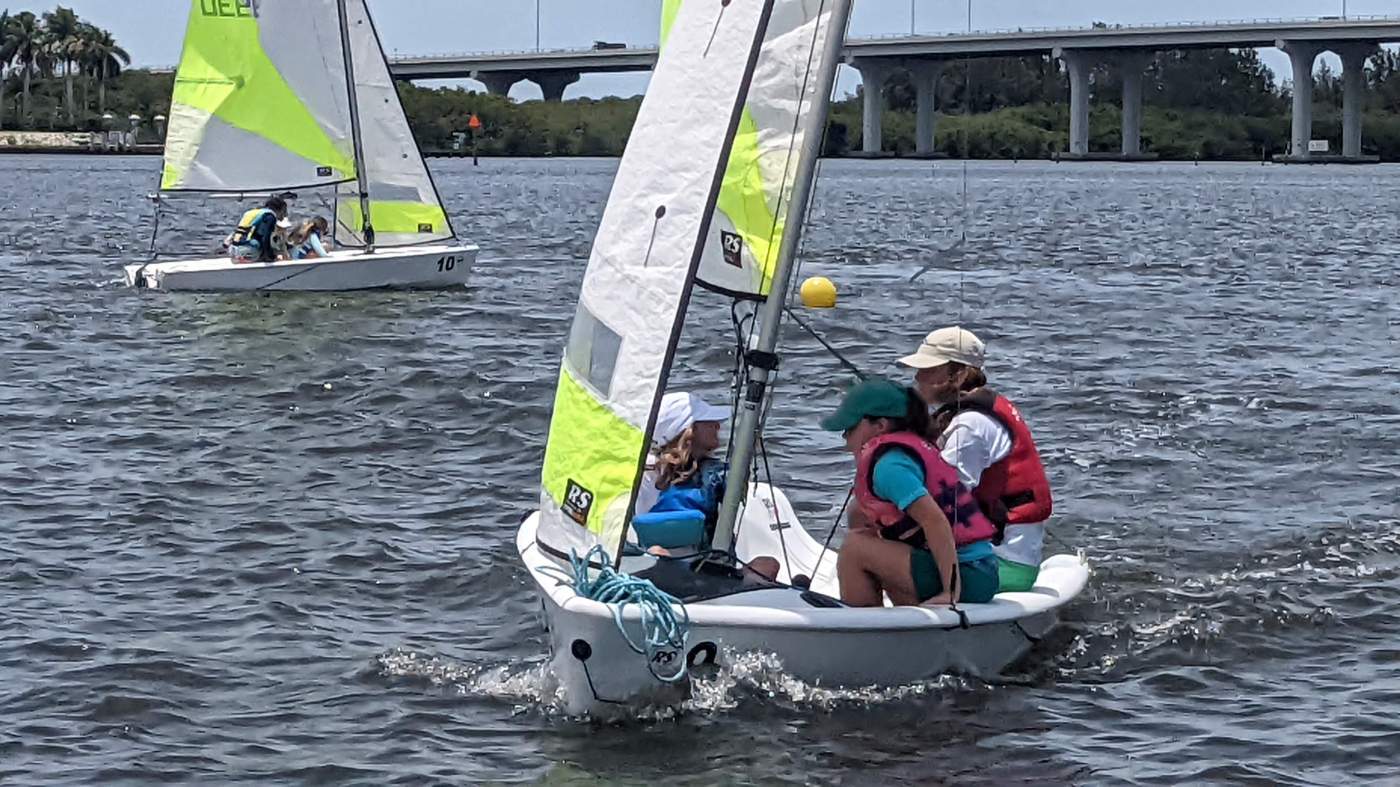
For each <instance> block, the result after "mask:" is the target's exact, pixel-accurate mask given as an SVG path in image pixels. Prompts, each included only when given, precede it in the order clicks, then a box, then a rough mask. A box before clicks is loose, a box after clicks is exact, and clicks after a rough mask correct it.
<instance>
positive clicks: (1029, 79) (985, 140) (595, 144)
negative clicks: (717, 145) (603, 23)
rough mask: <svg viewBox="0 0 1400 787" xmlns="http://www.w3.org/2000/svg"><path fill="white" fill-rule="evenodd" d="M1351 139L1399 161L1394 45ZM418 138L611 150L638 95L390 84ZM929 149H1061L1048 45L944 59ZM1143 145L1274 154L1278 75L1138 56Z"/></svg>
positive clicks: (1200, 58) (896, 149) (909, 143)
mask: <svg viewBox="0 0 1400 787" xmlns="http://www.w3.org/2000/svg"><path fill="white" fill-rule="evenodd" d="M1366 80H1367V83H1368V84H1367V87H1368V90H1367V98H1366V101H1367V107H1368V108H1367V112H1366V117H1365V134H1364V148H1365V150H1367V151H1368V152H1372V153H1376V154H1379V155H1380V156H1381V157H1382V158H1384V159H1386V160H1391V161H1395V160H1400V53H1397V52H1394V51H1390V50H1380V51H1378V52H1377V53H1376V54H1375V56H1374V57H1372V58H1371V59H1370V61H1369V62H1368V63H1367V70H1366ZM1314 82H1315V84H1314V102H1315V107H1314V136H1315V137H1318V138H1330V139H1333V140H1334V141H1336V140H1340V138H1341V133H1342V130H1341V129H1342V119H1341V106H1342V78H1341V75H1340V74H1336V73H1334V72H1332V71H1331V70H1330V69H1328V68H1327V67H1326V65H1325V64H1324V66H1323V67H1322V68H1321V69H1319V71H1318V72H1317V74H1316V75H1315V77H1314ZM1122 89H1123V84H1122V75H1121V73H1120V72H1119V71H1118V69H1116V68H1115V67H1113V66H1111V65H1110V64H1107V63H1105V64H1103V65H1100V66H1099V67H1097V68H1095V69H1094V72H1093V76H1092V79H1091V93H1092V96H1091V100H1092V102H1093V104H1092V106H1093V110H1092V113H1091V118H1090V132H1091V133H1090V145H1091V149H1092V150H1095V151H1117V150H1119V149H1120V144H1121V136H1120V129H1121V121H1122ZM400 92H401V94H402V95H403V97H404V105H405V107H406V109H407V111H408V116H409V121H410V123H411V124H412V126H413V129H414V133H415V135H416V136H417V137H418V140H419V142H420V144H421V145H422V146H423V147H424V148H425V149H428V150H434V151H439V150H447V149H450V148H452V146H453V144H454V134H457V133H463V132H466V131H467V126H466V124H467V120H468V119H469V118H470V117H471V115H473V114H476V115H478V116H479V117H480V118H481V120H482V121H483V128H482V130H481V131H480V132H479V133H478V134H477V139H476V144H477V147H478V149H479V152H480V153H481V154H482V155H505V156H551V155H553V156H578V155H584V156H616V155H620V154H621V152H622V149H623V148H624V147H625V146H626V143H627V135H628V132H629V131H630V129H631V126H632V122H633V120H634V119H635V117H636V113H637V110H638V108H639V107H640V105H641V100H640V99H639V98H627V99H619V98H608V99H589V98H580V99H574V100H570V101H564V102H562V103H552V104H551V103H545V102H540V101H529V102H523V103H515V102H512V101H509V100H508V99H505V98H502V97H500V96H490V95H486V94H484V93H478V92H473V91H469V90H465V89H462V88H437V89H428V88H421V87H416V86H412V85H404V86H402V87H401V90H400ZM936 96H937V100H936V104H937V106H938V112H939V115H940V117H939V120H938V133H937V134H936V137H935V147H936V149H937V151H938V152H940V153H944V154H946V155H949V156H954V157H970V158H1047V157H1050V156H1053V155H1054V154H1056V153H1058V152H1062V151H1064V150H1066V149H1067V148H1068V141H1069V84H1068V79H1067V77H1066V76H1065V73H1064V71H1063V69H1062V67H1061V66H1060V64H1059V62H1058V61H1057V60H1055V59H1053V58H1051V57H1049V56H1048V55H1047V56H1041V57H1033V56H1032V57H1008V58H985V59H975V60H965V61H957V62H952V63H949V64H948V65H947V66H946V67H945V68H944V71H943V75H942V78H941V79H940V80H939V83H938V86H937V94H936ZM1143 97H1144V111H1143V115H1144V117H1143V149H1144V150H1145V151H1147V152H1150V153H1156V154H1158V155H1159V156H1161V157H1163V158H1169V159H1192V158H1202V159H1240V160H1258V159H1259V158H1260V157H1261V156H1264V155H1270V154H1283V153H1285V152H1286V151H1287V149H1288V145H1289V138H1290V136H1291V125H1292V120H1291V114H1290V113H1291V106H1292V91H1291V86H1289V85H1286V84H1280V83H1279V82H1278V80H1277V79H1276V78H1275V76H1274V74H1273V72H1272V71H1270V70H1269V68H1268V67H1267V66H1266V65H1264V63H1263V61H1262V60H1261V59H1260V58H1259V54H1258V52H1257V51H1255V50H1252V49H1243V50H1223V49H1222V50H1188V51H1171V52H1161V53H1158V54H1157V55H1155V57H1153V58H1151V59H1150V60H1149V61H1148V62H1147V64H1146V69H1145V72H1144V77H1143ZM863 101H864V97H863V89H858V91H857V93H856V95H855V96H852V97H849V98H847V99H845V100H842V101H838V102H836V103H834V104H833V105H832V109H831V120H830V125H829V127H828V130H827V140H826V153H827V154H828V155H836V156H839V155H846V154H849V153H852V152H855V151H859V150H861V149H862V146H863V140H862V139H861V127H862V122H861V116H862V111H863V109H862V104H863ZM883 125H884V149H885V151H887V152H890V153H895V154H901V155H907V154H911V153H913V152H914V150H915V139H914V126H915V90H914V86H913V84H912V83H911V82H910V79H909V75H908V74H907V73H906V72H895V73H894V74H893V75H892V76H891V79H890V81H889V82H888V83H886V85H885V91H884V123H883Z"/></svg>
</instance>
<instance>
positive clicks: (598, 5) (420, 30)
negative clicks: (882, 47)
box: [0, 0, 1400, 100]
mask: <svg viewBox="0 0 1400 787" xmlns="http://www.w3.org/2000/svg"><path fill="white" fill-rule="evenodd" d="M49 1H50V2H54V1H55V0H49ZM369 2H370V9H371V11H372V12H373V14H374V19H375V24H376V25H377V26H378V28H379V33H380V35H381V36H382V37H383V39H384V48H385V49H386V50H387V51H388V52H389V53H390V55H393V54H395V53H398V54H402V55H410V54H413V55H424V54H441V53H464V52H494V51H522V50H533V49H534V48H535V45H536V39H535V35H536V27H535V22H536V15H535V8H536V5H537V4H538V7H539V45H540V46H541V47H543V48H545V49H561V48H587V47H589V46H591V45H592V44H593V42H594V41H595V40H606V41H615V42H623V43H627V44H631V45H634V46H643V45H652V44H655V43H656V39H657V31H658V29H659V27H660V17H661V3H660V0H369ZM969 2H970V3H971V17H972V18H971V22H972V29H974V30H1007V29H1016V28H1030V27H1087V26H1089V25H1090V24H1092V23H1093V22H1096V21H1098V22H1105V23H1108V24H1115V23H1117V24H1143V23H1164V22H1208V21H1220V20H1232V19H1234V20H1239V19H1264V18H1280V17H1282V18H1291V17H1318V16H1332V15H1340V14H1342V12H1343V5H1344V4H1345V6H1346V8H1345V11H1346V13H1347V14H1348V15H1351V16H1360V15H1366V14H1375V15H1392V16H1393V15H1397V14H1400V5H1397V3H1396V1H1395V0H1174V2H1170V3H1166V2H1163V3H1155V2H1142V1H1141V0H1139V1H1138V2H1124V1H1123V0H1051V2H1047V0H856V4H855V12H854V16H853V18H852V21H851V35H852V36H884V35H907V34H908V33H909V32H910V29H911V8H912V11H913V14H912V23H913V29H914V30H915V31H917V32H919V33H947V32H957V31H963V30H966V29H967V28H968V4H969ZM48 5H49V3H48V2H42V3H41V2H33V1H32V0H0V8H4V7H6V6H8V7H9V8H10V10H11V11H20V10H25V9H30V10H37V9H39V8H46V7H47V6H48ZM63 5H66V6H69V7H72V8H73V9H74V10H75V11H77V12H78V15H79V16H82V17H83V18H84V19H87V20H89V21H91V22H93V23H94V24H97V25H99V26H101V27H105V28H107V29H108V30H111V31H112V33H113V34H114V35H115V36H116V38H117V41H118V42H119V43H120V44H121V45H122V46H123V47H124V48H125V49H126V50H127V51H128V52H129V53H131V56H132V58H133V60H134V61H135V64H136V65H138V66H167V67H168V66H174V65H175V63H176V62H177V61H179V59H180V42H181V39H182V38H183V36H184V28H185V17H186V14H187V13H188V9H189V7H190V0H64V1H63ZM1128 6H1131V9H1130V8H1128ZM1264 58H1265V61H1266V62H1267V63H1268V64H1269V65H1270V66H1271V67H1272V68H1273V69H1274V71H1275V72H1277V73H1279V74H1280V75H1281V76H1286V75H1287V71H1288V69H1287V63H1288V60H1287V58H1286V57H1284V56H1283V55H1282V54H1281V53H1278V52H1276V51H1274V50H1264ZM1332 67H1333V68H1334V69H1336V68H1338V67H1339V64H1338V63H1337V62H1335V60H1334V61H1333V62H1332ZM646 82H647V78H646V76H645V75H640V74H593V75H586V76H584V77H583V79H581V80H580V81H579V82H578V83H577V84H575V85H573V86H572V87H571V88H569V91H568V93H567V96H568V97H573V96H580V95H591V96H602V95H635V94H637V93H640V92H642V91H644V90H645V89H646ZM465 84H466V85H467V86H468V87H474V86H477V85H476V83H474V82H471V81H469V80H467V81H465ZM855 84H856V78H855V77H854V76H853V75H852V74H849V73H847V74H845V75H844V76H843V78H842V80H841V87H842V88H843V89H844V90H845V91H851V90H853V89H854V86H855ZM511 96H512V97H513V98H516V99H521V100H524V99H530V98H538V97H539V96H540V91H539V88H538V87H536V86H535V85H534V84H532V83H529V82H522V83H520V84H518V85H516V87H515V89H514V90H512V91H511Z"/></svg>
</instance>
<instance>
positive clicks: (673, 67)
mask: <svg viewBox="0 0 1400 787" xmlns="http://www.w3.org/2000/svg"><path fill="white" fill-rule="evenodd" d="M850 5H851V0H734V1H732V2H731V1H728V0H726V2H710V1H708V0H670V1H669V2H668V3H667V5H666V13H665V16H664V17H663V19H664V24H665V25H667V29H668V31H669V32H668V34H667V35H665V36H664V46H663V48H662V53H661V56H660V60H659V63H658V66H657V68H656V70H655V72H654V74H653V76H652V80H651V84H650V87H649V88H648V90H647V95H646V98H645V100H644V103H643V105H642V108H641V111H640V114H639V116H638V118H637V123H636V125H635V127H634V129H633V132H632V135H631V138H630V141H629V143H628V146H627V151H626V153H625V155H624V157H623V159H622V162H621V164H620V166H619V169H618V173H617V178H616V180H615V182H614V185H613V190H612V193H611V196H610V198H609V201H608V204H607V208H606V209H605V211H604V214H603V218H602V222H601V224H600V226H599V230H598V234H597V238H596V240H595V241H594V246H593V250H592V254H591V258H590V260H589V265H588V270H587V273H586V275H585V277H584V281H583V287H582V293H581V295H580V298H579V303H578V310H577V313H576V316H575V318H574V324H573V328H572V332H571V335H570V338H569V343H568V347H567V350H566V352H565V355H564V358H563V361H562V365H561V370H560V375H559V385H558V391H557V394H556V399H555V404H554V413H553V418H552V422H551V425H550V432H549V442H548V445H547V448H546V451H545V459H544V467H543V478H542V489H541V494H540V506H541V507H540V510H539V511H537V512H535V513H533V514H532V515H531V516H529V517H528V518H527V519H526V520H525V522H524V523H523V524H522V525H521V527H520V529H519V531H518V532H517V536H516V545H517V548H518V551H519V553H520V557H521V560H522V561H523V563H524V565H525V566H526V567H527V569H528V571H529V573H530V576H531V577H532V579H533V581H534V583H535V588H536V591H537V592H538V594H539V595H540V597H541V599H542V606H543V611H544V618H545V624H546V626H547V628H548V630H549V642H550V649H551V653H552V657H551V668H552V672H553V674H554V675H555V677H556V679H557V680H558V681H559V683H560V688H561V690H562V694H563V697H564V700H565V704H566V706H567V708H568V710H569V711H570V712H574V713H587V714H595V715H609V714H610V713H611V712H612V711H614V710H615V709H616V708H617V707H618V706H619V705H624V706H625V705H632V704H636V703H663V704H665V703H672V702H675V701H677V700H679V699H680V698H681V697H683V696H684V695H685V693H686V692H687V690H688V683H687V679H686V678H687V676H686V671H687V668H688V667H690V666H695V665H698V664H700V663H704V662H710V661H714V660H715V659H720V660H723V659H724V658H725V654H727V653H734V652H742V651H750V650H760V651H767V652H773V653H775V654H776V655H777V656H778V657H779V658H780V659H781V661H782V663H783V665H784V667H785V668H786V669H787V670H788V671H789V672H790V673H791V674H793V675H795V676H797V677H799V678H802V679H804V680H807V681H814V682H821V683H822V684H825V685H847V686H861V685H875V684H891V683H903V682H910V681H917V680H920V679H925V678H930V677H933V676H936V675H938V674H941V673H944V672H947V671H958V672H965V673H970V674H974V675H980V676H992V675H995V674H996V673H998V672H1000V671H1001V670H1003V669H1005V668H1006V667H1007V666H1008V665H1009V664H1011V663H1012V662H1013V661H1015V660H1016V659H1017V658H1019V657H1020V656H1022V655H1023V654H1025V653H1026V652H1027V651H1028V650H1029V648H1030V647H1031V645H1032V643H1033V642H1034V641H1035V640H1036V639H1037V638H1039V637H1041V636H1043V635H1044V634H1045V633H1046V632H1047V631H1048V630H1049V629H1050V628H1051V627H1052V626H1054V625H1055V624H1056V621H1057V611H1058V610H1059V609H1060V608H1061V607H1062V606H1063V605H1064V604H1066V603H1067V602H1069V601H1070V600H1071V599H1073V598H1074V597H1075V596H1076V595H1078V594H1079V593H1080V591H1081V590H1082V589H1083V588H1084V586H1085V584H1086V582H1087V579H1088V567H1087V564H1086V562H1085V561H1084V560H1083V559H1082V558H1080V557H1077V556H1071V555H1061V556H1056V557H1052V558H1050V559H1049V560H1047V561H1045V563H1044V564H1043V565H1042V568H1041V572H1040V578H1039V580H1038V582H1037V585H1036V587H1035V588H1034V589H1033V590H1032V591H1030V592H1025V593H1004V594H1000V595H998V596H997V597H996V598H995V599H994V600H993V601H992V602H990V603H987V604H965V605H961V606H960V607H959V608H958V609H956V610H955V609H951V608H946V609H945V608H931V607H901V608H873V609H872V608H853V607H847V606H844V605H842V604H841V603H840V602H839V601H837V600H836V597H837V596H838V595H839V588H838V585H837V580H836V576H835V573H836V572H835V565H836V555H835V553H834V552H833V551H832V550H827V549H824V547H823V546H822V545H820V544H818V543H816V542H815V540H814V539H813V538H812V537H811V536H810V535H808V534H807V532H806V531H805V529H804V528H803V527H802V526H801V524H800V523H799V521H798V519H797V516H796V515H795V514H794V513H793V510H792V508H791V506H790V505H789V503H788V501H787V498H786V497H785V496H784V495H783V493H782V492H781V491H780V490H779V489H777V488H776V487H774V486H773V485H772V484H771V479H770V480H769V481H768V482H762V483H760V482H752V481H751V479H750V478H749V470H750V466H751V464H752V463H753V458H754V448H755V443H756V436H757V432H758V430H759V427H760V420H761V419H760V414H761V413H762V412H763V410H764V408H765V406H766V404H767V398H768V391H767V387H766V383H767V380H768V376H769V374H770V371H771V369H772V367H773V366H774V365H775V363H776V349H777V338H778V325H779V322H780V319H781V316H782V310H783V304H784V301H785V299H786V295H787V291H788V286H789V280H790V278H791V272H792V269H793V258H794V256H795V252H796V249H797V240H798V236H799V234H800V231H801V227H800V223H801V219H802V216H803V212H804V208H805V206H806V204H807V200H808V195H809V193H810V188H811V185H812V181H813V177H814V172H815V162H816V159H817V156H818V153H819V148H820V143H821V136H822V129H823V125H824V123H825V118H826V113H827V106H828V101H829V94H830V91H831V87H832V83H833V80H834V78H835V72H836V68H837V63H838V57H839V52H840V46H841V43H842V40H843V39H844V32H845V28H846V24H847V20H848V18H849V13H850ZM697 284H698V285H700V286H702V287H705V288H707V289H709V290H712V291H716V292H720V293H723V294H727V295H730V296H732V297H735V298H744V299H749V300H752V301H756V302H758V304H759V306H758V308H759V310H760V314H759V317H760V330H761V333H760V335H759V337H758V342H757V346H756V348H755V349H754V350H753V351H751V352H750V353H749V354H748V356H747V358H746V373H745V375H744V378H743V379H742V380H740V381H736V385H740V386H741V388H740V390H741V391H742V392H743V399H742V402H741V410H740V413H739V417H738V419H737V423H736V425H735V429H734V439H733V440H732V441H731V454H730V457H729V458H730V462H731V470H730V477H729V482H728V491H729V493H730V497H729V498H727V499H726V501H725V504H724V506H723V507H722V508H721V517H720V523H719V525H718V528H717V531H716V533H715V537H714V541H713V544H712V546H713V547H714V548H715V550H717V552H713V553H710V554H709V555H708V558H707V559H706V558H705V557H703V556H702V557H700V558H697V559H694V560H683V559H681V560H678V559H665V558H656V557H654V556H651V555H648V554H644V553H640V551H639V550H624V543H625V541H626V540H627V537H628V533H629V526H630V521H631V516H632V511H633V507H634V505H635V503H634V500H635V493H636V489H637V486H638V483H639V481H640V479H641V477H642V472H643V469H644V463H645V461H646V446H647V445H648V444H649V442H650V436H651V432H652V430H653V428H654V427H655V423H656V417H657V412H658V407H659V402H660V398H661V396H662V394H663V393H664V388H665V385H666V382H667V379H668V377H669V373H670V369H671V365H672V359H673V356H674V353H675V351H676V346H677V342H678V341H679V334H680V330H681V327H682V325H683V322H684V317H685V314H686V310H687V306H688V303H689V300H690V296H691V293H692V288H693V287H694V286H695V285H697ZM621 304H626V305H625V307H623V306H621ZM844 491H845V490H839V491H837V490H833V494H837V495H839V494H841V493H844ZM736 525H737V527H736ZM597 548H601V550H602V551H603V552H604V553H605V554H606V558H605V560H606V561H609V562H611V563H613V564H614V565H616V566H617V567H618V568H619V569H620V570H621V571H623V572H626V574H628V575H630V577H632V578H639V579H647V580H650V581H651V582H653V583H654V584H655V585H656V587H657V588H659V589H660V590H662V591H665V592H666V593H669V594H670V595H671V596H673V597H675V598H676V599H679V602H677V603H675V604H670V603H667V602H666V600H665V599H664V598H663V599H662V602H661V604H660V605H659V606H658V605H657V604H655V603H653V604H652V605H651V606H650V607H647V606H645V605H639V604H628V605H624V606H619V605H617V604H608V603H603V602H601V601H595V600H593V599H591V598H589V597H587V596H586V595H582V594H580V592H579V585H580V584H581V583H580V582H578V573H579V571H580V570H581V568H582V566H581V565H580V564H579V563H578V561H577V556H583V555H585V554H587V553H589V552H592V554H593V555H595V556H596V555H598V552H597V551H596V549H597ZM716 554H718V555H719V557H718V558H716V557H715V555H716ZM761 555H765V556H771V557H777V558H778V559H779V563H780V570H779V574H778V580H779V581H778V582H776V583H768V582H763V581H754V579H753V578H752V577H749V578H745V577H744V576H743V574H742V572H739V571H737V570H735V569H734V568H733V566H734V563H733V562H731V561H732V559H735V558H737V560H738V561H747V560H750V559H752V558H755V557H758V556H761ZM571 568H572V569H573V572H574V573H573V574H572V575H571V574H570V572H569V570H570V569H571ZM799 574H801V575H806V576H807V577H810V580H811V581H810V586H809V587H795V586H792V585H790V584H787V583H789V582H791V581H792V580H793V578H794V577H797V576H798V575H799ZM656 598H657V597H656V596H652V600H653V602H655V599H656ZM680 602H683V607H682V606H681V603H680ZM658 610H661V611H663V612H670V613H672V614H676V615H678V616H680V617H681V618H683V619H688V639H686V640H685V641H679V640H678V639H677V637H676V636H675V627H673V628H672V636H670V637H669V638H668V639H661V638H658V639H654V640H652V641H649V642H648V643H646V645H645V646H639V645H638V644H637V642H638V641H639V639H640V637H639V633H638V632H639V627H641V626H642V622H643V618H644V617H648V616H650V617H651V619H652V620H656V619H657V615H658V614H659V613H658ZM629 640H630V641H629ZM677 667H678V668H679V669H677Z"/></svg>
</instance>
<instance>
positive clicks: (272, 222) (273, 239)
mask: <svg viewBox="0 0 1400 787" xmlns="http://www.w3.org/2000/svg"><path fill="white" fill-rule="evenodd" d="M286 220H287V201H286V200H284V199H282V198H281V197H268V199H267V202H265V203H263V206H262V207H261V208H254V209H252V210H250V211H248V212H246V213H244V214H243V216H242V218H240V219H239V220H238V226H237V227H235V228H234V230H233V232H232V233H231V234H230V235H229V236H228V237H227V238H225V239H224V244H225V245H226V246H228V254H229V257H230V258H231V259H232V260H233V261H234V262H276V261H277V259H278V257H279V256H281V255H280V253H279V252H280V251H281V250H282V249H285V247H286V244H285V242H283V243H278V238H277V234H278V232H279V230H280V229H285V222H286ZM279 247H280V248H279Z"/></svg>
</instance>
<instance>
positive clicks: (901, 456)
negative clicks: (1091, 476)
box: [821, 379, 998, 607]
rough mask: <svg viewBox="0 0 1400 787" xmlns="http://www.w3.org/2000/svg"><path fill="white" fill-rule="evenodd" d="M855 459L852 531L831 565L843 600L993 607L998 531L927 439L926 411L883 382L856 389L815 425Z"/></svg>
mask: <svg viewBox="0 0 1400 787" xmlns="http://www.w3.org/2000/svg"><path fill="white" fill-rule="evenodd" d="M821 426H822V428H823V429H825V430H827V431H831V432H841V433H842V435H843V436H844V437H845V439H846V448H847V449H848V450H850V452H851V453H852V454H853V455H855V457H856V479H855V489H854V497H855V500H856V506H857V507H856V510H855V512H854V515H853V516H852V523H853V524H852V528H851V531H850V533H849V534H848V535H847V537H846V542H845V544H844V545H842V547H841V551H840V552H839V553H838V556H837V561H836V573H837V578H838V580H839V582H840V585H841V600H842V601H844V602H846V603H847V604H851V605H854V606H870V607H873V606H880V605H881V604H882V603H883V600H882V595H884V594H888V595H889V597H890V601H892V602H893V603H895V604H897V605H902V606H912V605H917V604H924V605H928V606H935V605H945V604H955V603H956V602H958V601H963V602H967V603H984V602H987V601H991V599H992V596H994V595H995V594H996V592H997V584H998V580H997V561H996V556H995V554H994V553H993V552H992V539H993V538H994V537H995V536H996V526H995V525H994V524H993V523H992V522H991V520H989V519H988V518H987V517H986V515H985V514H983V513H982V509H981V507H980V506H979V505H978V503H977V500H976V499H975V498H973V496H972V493H971V492H970V491H969V490H968V488H967V487H966V486H964V485H963V484H962V483H961V482H959V480H958V474H957V470H956V469H954V468H953V467H952V465H949V464H948V462H947V461H945V460H944V459H943V457H942V456H941V455H940V453H939V450H938V448H937V447H936V446H934V445H932V444H931V443H929V442H928V440H927V438H926V435H927V434H928V432H929V415H928V406H927V405H926V404H925V403H924V401H923V399H922V398H920V397H919V395H918V393H917V392H915V391H914V390H913V389H911V388H906V387H904V386H902V385H898V384H896V383H894V382H891V381H889V380H882V379H874V380H866V381H863V382H860V383H858V384H856V385H855V386H854V387H852V388H851V389H850V391H848V392H847V393H846V397H845V399H844V400H843V401H842V402H841V406H840V408H838V409H837V411H836V412H835V413H833V414H832V415H830V416H828V417H826V418H824V419H822V422H821Z"/></svg>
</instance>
